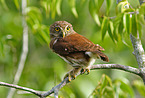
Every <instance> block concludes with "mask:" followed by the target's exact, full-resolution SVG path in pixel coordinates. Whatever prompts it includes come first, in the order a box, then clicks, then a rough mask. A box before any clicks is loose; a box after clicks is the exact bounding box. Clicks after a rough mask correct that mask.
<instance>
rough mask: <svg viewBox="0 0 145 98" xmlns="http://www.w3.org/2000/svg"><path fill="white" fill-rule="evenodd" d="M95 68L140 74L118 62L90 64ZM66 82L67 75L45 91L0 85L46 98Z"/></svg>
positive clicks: (92, 68)
mask: <svg viewBox="0 0 145 98" xmlns="http://www.w3.org/2000/svg"><path fill="white" fill-rule="evenodd" d="M96 69H119V70H123V71H126V72H130V73H133V74H136V75H138V76H141V75H140V71H139V69H137V68H134V67H130V66H125V65H120V64H97V65H93V66H91V70H96ZM80 74H81V73H78V74H77V75H76V76H78V75H80ZM67 83H69V81H68V77H67V78H65V79H64V80H63V81H62V82H61V83H59V84H58V85H56V86H55V87H53V88H52V89H51V90H49V91H47V92H44V91H36V90H33V89H30V88H26V87H22V86H18V85H14V84H8V83H4V82H0V86H6V87H11V88H15V89H19V90H23V91H27V92H29V93H32V94H35V95H37V96H39V97H40V98H46V97H47V96H49V95H50V94H52V93H54V95H55V98H58V92H59V90H60V89H61V88H62V87H63V86H65V85H66V84H67Z"/></svg>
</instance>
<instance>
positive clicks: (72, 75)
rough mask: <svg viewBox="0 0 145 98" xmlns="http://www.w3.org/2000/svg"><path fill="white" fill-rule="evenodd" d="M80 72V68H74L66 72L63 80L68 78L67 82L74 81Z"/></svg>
mask: <svg viewBox="0 0 145 98" xmlns="http://www.w3.org/2000/svg"><path fill="white" fill-rule="evenodd" d="M79 71H80V68H75V69H73V70H71V71H70V72H68V73H67V74H66V75H65V77H64V79H65V78H67V77H68V81H71V80H74V79H75V78H76V74H77V73H78V72H79Z"/></svg>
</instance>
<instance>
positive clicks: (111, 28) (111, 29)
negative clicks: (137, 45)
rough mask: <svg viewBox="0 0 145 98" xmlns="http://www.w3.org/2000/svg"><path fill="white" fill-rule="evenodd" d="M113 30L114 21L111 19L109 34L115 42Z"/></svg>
mask: <svg viewBox="0 0 145 98" xmlns="http://www.w3.org/2000/svg"><path fill="white" fill-rule="evenodd" d="M113 31H114V26H113V22H112V21H109V24H108V34H109V36H110V37H111V39H112V41H113V42H115V41H114V37H113Z"/></svg>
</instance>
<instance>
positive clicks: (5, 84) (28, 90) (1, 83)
mask: <svg viewBox="0 0 145 98" xmlns="http://www.w3.org/2000/svg"><path fill="white" fill-rule="evenodd" d="M0 86H6V87H11V88H15V89H19V90H23V91H27V92H30V93H33V94H35V95H37V96H41V94H40V93H39V91H36V90H33V89H30V88H26V87H22V86H18V85H14V84H9V83H5V82H0Z"/></svg>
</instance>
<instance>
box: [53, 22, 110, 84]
mask: <svg viewBox="0 0 145 98" xmlns="http://www.w3.org/2000/svg"><path fill="white" fill-rule="evenodd" d="M50 39H51V42H50V48H51V49H52V50H53V52H55V53H56V54H58V55H59V56H60V57H61V58H62V59H64V61H65V62H67V63H68V64H70V65H71V66H72V67H73V69H72V70H71V71H70V72H68V73H67V74H66V76H65V77H68V78H69V81H71V79H75V77H76V74H77V73H78V72H81V73H85V72H87V73H89V72H90V67H91V66H92V65H93V64H94V63H95V61H96V59H101V60H103V61H106V62H109V59H108V57H107V56H106V55H105V54H104V53H103V52H102V51H103V50H104V48H102V47H101V46H99V45H98V44H94V43H93V42H91V41H90V40H88V39H87V38H86V37H84V36H82V35H80V34H78V33H76V32H75V31H74V30H73V27H72V25H71V24H70V23H68V22H66V21H56V22H55V23H53V24H52V25H51V26H50Z"/></svg>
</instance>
